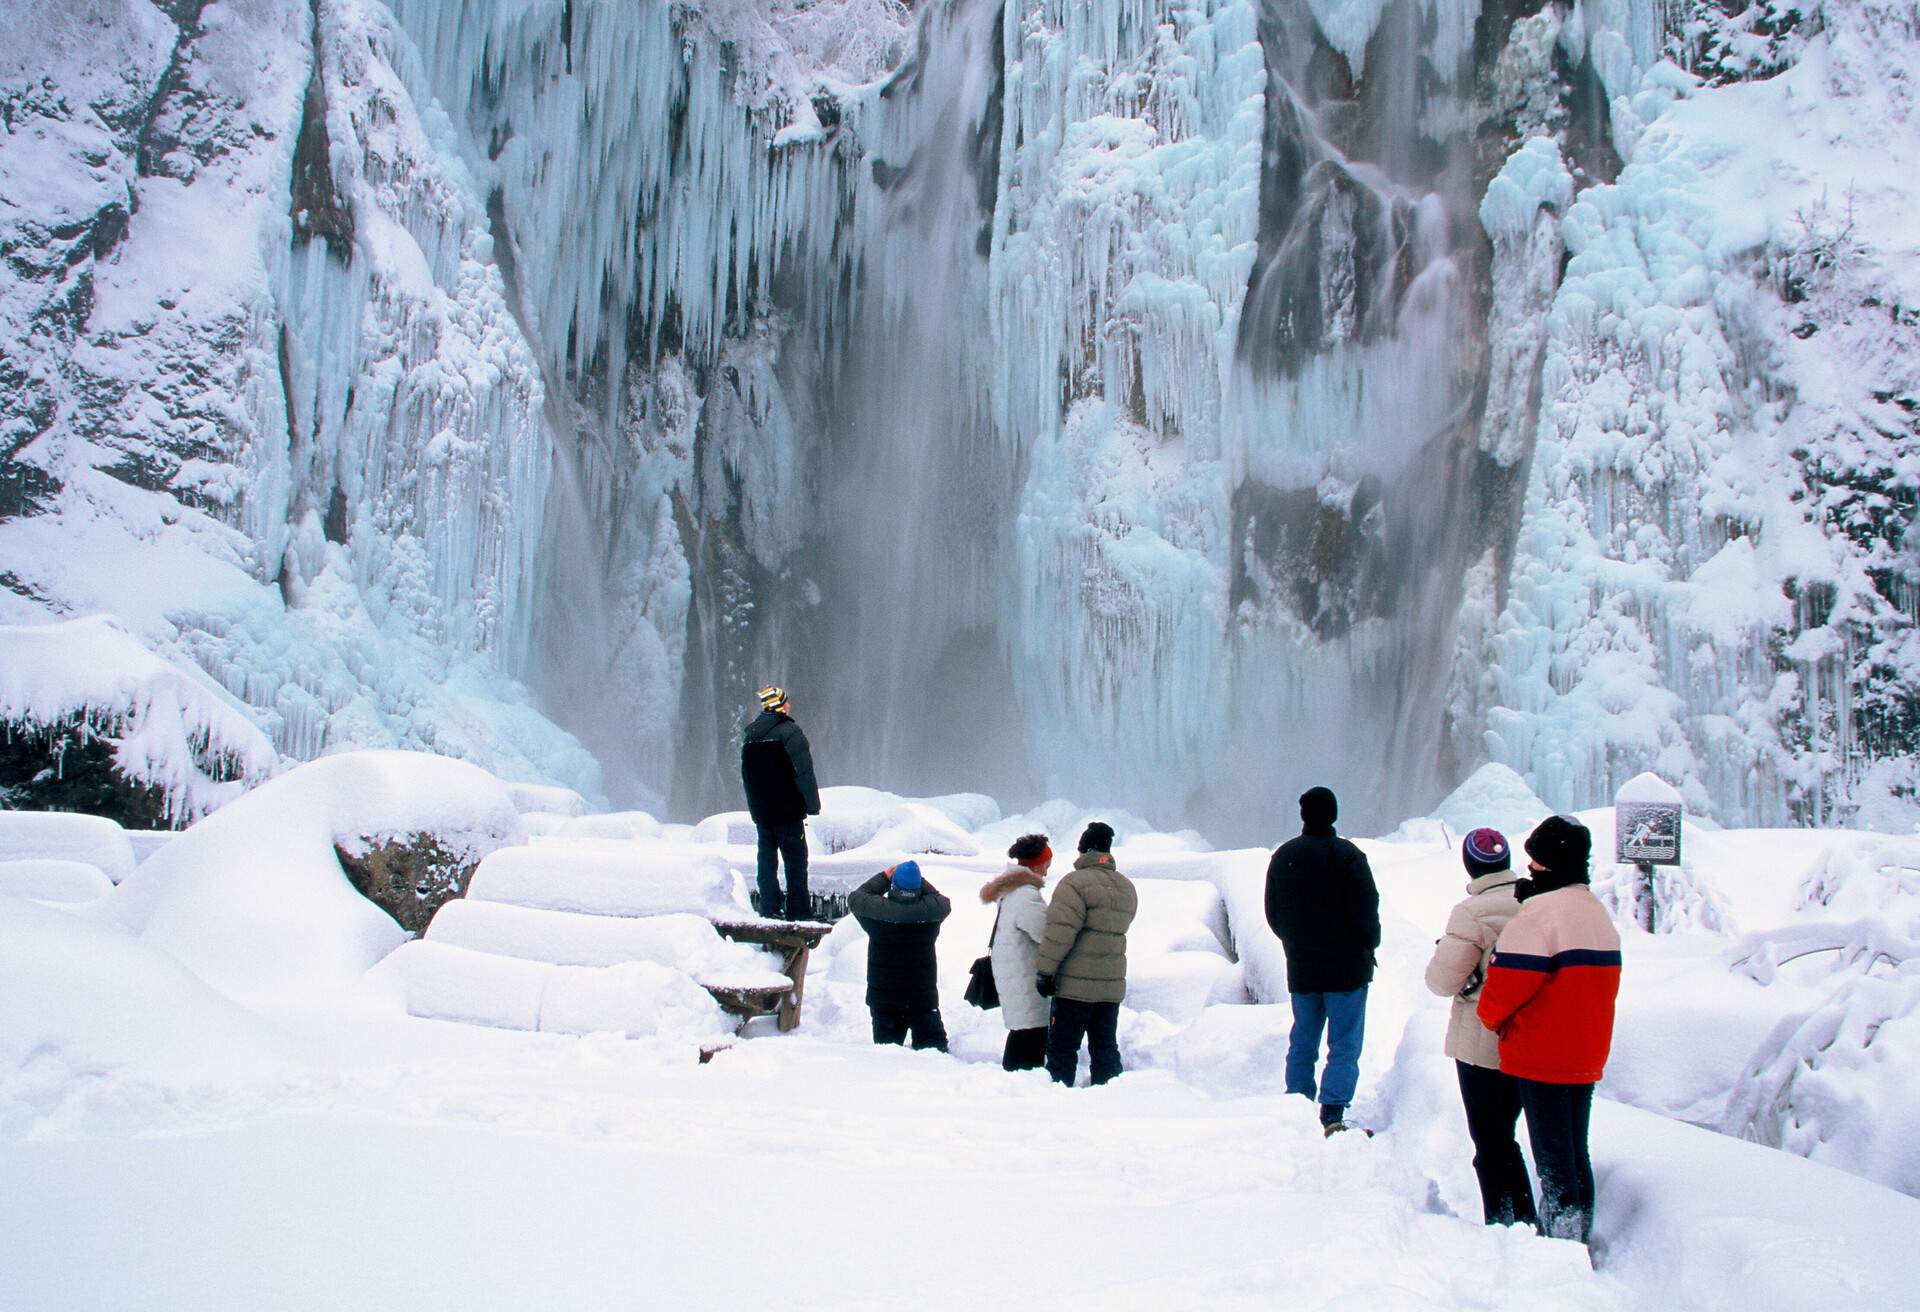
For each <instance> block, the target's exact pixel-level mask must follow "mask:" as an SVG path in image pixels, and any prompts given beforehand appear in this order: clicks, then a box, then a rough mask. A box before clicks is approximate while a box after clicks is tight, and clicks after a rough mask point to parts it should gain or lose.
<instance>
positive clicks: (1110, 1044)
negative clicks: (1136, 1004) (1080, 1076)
mask: <svg viewBox="0 0 1920 1312" xmlns="http://www.w3.org/2000/svg"><path fill="white" fill-rule="evenodd" d="M1112 848H1113V828H1112V826H1110V825H1105V824H1102V823H1101V822H1100V821H1098V820H1096V821H1094V822H1093V823H1092V824H1090V825H1088V826H1087V828H1086V831H1085V832H1084V833H1082V834H1081V835H1080V855H1079V856H1078V857H1077V858H1075V860H1074V863H1073V872H1072V873H1071V874H1069V875H1068V876H1067V877H1066V878H1065V879H1063V880H1061V881H1060V887H1059V888H1057V889H1056V890H1054V894H1053V902H1052V904H1051V905H1050V906H1049V907H1048V908H1047V932H1046V935H1045V936H1044V937H1043V938H1042V939H1041V940H1040V956H1039V958H1038V960H1036V961H1035V963H1034V965H1035V967H1036V969H1037V971H1038V978H1037V980H1036V981H1035V984H1036V987H1037V988H1038V989H1039V992H1040V996H1041V997H1043V998H1052V999H1053V1015H1052V1017H1051V1019H1050V1020H1049V1021H1048V1024H1047V1073H1048V1074H1049V1075H1051V1076H1053V1078H1054V1079H1055V1080H1057V1081H1059V1082H1060V1083H1061V1084H1067V1085H1071V1084H1072V1083H1073V1077H1074V1073H1075V1072H1076V1070H1077V1069H1078V1068H1079V1065H1080V1041H1081V1040H1082V1039H1083V1038H1084V1039H1085V1040H1086V1043H1087V1062H1088V1065H1089V1067H1090V1068H1091V1070H1092V1074H1093V1082H1094V1083H1095V1084H1105V1083H1106V1082H1107V1081H1108V1080H1110V1079H1112V1078H1113V1077H1114V1076H1116V1075H1118V1074H1119V1073H1120V1041H1119V1038H1118V1030H1119V1025H1120V1000H1121V999H1122V998H1124V997H1126V996H1127V927H1128V926H1129V925H1131V924H1132V923H1133V916H1134V913H1135V912H1136V911H1138V910H1139V908H1140V898H1139V895H1138V894H1137V893H1136V892H1135V891H1134V887H1133V881H1132V880H1130V879H1128V878H1127V877H1126V876H1125V875H1123V874H1121V873H1120V871H1119V870H1118V869H1117V868H1116V867H1115V866H1114V864H1113V851H1112Z"/></svg>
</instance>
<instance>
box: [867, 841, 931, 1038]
mask: <svg viewBox="0 0 1920 1312" xmlns="http://www.w3.org/2000/svg"><path fill="white" fill-rule="evenodd" d="M847 910H848V911H850V912H852V913H853V918H854V919H855V920H857V921H859V922H860V928H862V929H864V930H866V931H867V1010H868V1011H870V1012H872V1013H873V1041H874V1042H875V1043H901V1042H904V1041H905V1040H906V1037H907V1035H908V1033H909V1032H911V1033H912V1035H913V1046H914V1047H916V1048H934V1049H937V1050H938V1051H940V1052H945V1051H946V1050H947V1027H946V1025H945V1024H943V1023H942V1022H941V1020H940V971H939V965H938V963H937V962H936V960H935V958H934V954H933V945H934V942H935V940H937V939H938V938H939V937H940V922H941V921H943V920H945V919H946V918H947V914H948V913H949V912H951V911H952V910H953V903H951V902H949V901H947V899H946V898H944V897H942V896H941V895H940V891H939V890H938V889H936V888H935V887H934V886H933V885H932V884H929V883H927V881H926V880H924V879H922V878H921V877H920V865H919V863H918V862H916V861H902V862H901V863H900V864H899V865H897V866H893V867H891V868H889V869H886V870H882V871H881V872H880V873H879V874H877V875H875V876H874V877H873V878H872V879H869V880H868V881H867V882H866V883H864V884H862V885H860V887H859V888H857V889H855V890H854V891H853V892H852V893H850V894H849V895H848V896H847Z"/></svg>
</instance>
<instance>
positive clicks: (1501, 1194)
mask: <svg viewBox="0 0 1920 1312" xmlns="http://www.w3.org/2000/svg"><path fill="white" fill-rule="evenodd" d="M1460 859H1461V861H1462V862H1463V863H1465V865H1466V867H1467V897H1466V899H1465V900H1464V901H1462V902H1460V903H1458V904H1457V905H1455V907H1454V908H1453V912H1452V914H1451V915H1449V916H1448V917H1447V932H1446V933H1445V934H1443V935H1441V936H1440V939H1439V941H1438V942H1436V943H1435V944H1434V948H1433V960H1431V961H1429V962H1428V963H1427V987H1428V988H1429V989H1432V990H1433V991H1434V992H1435V993H1437V994H1439V995H1440V996H1441V997H1443V998H1449V997H1450V998H1452V999H1453V1011H1452V1014H1451V1015H1450V1016H1449V1017H1448V1018H1447V1042H1446V1053H1447V1055H1448V1056H1449V1057H1451V1058H1453V1060H1454V1066H1455V1070H1456V1073H1457V1074H1458V1075H1459V1077H1460V1102H1461V1104H1462V1105H1463V1106H1464V1107H1465V1108H1466V1113H1467V1136H1468V1137H1469V1138H1470V1139H1472V1140H1473V1173H1474V1175H1476V1176H1477V1177H1479V1180H1480V1202H1481V1205H1482V1207H1483V1208H1484V1209H1485V1211H1486V1217H1487V1224H1488V1225H1512V1224H1513V1223H1514V1222H1516V1221H1517V1222H1522V1223H1524V1224H1527V1225H1533V1224H1534V1223H1535V1220H1536V1218H1535V1216H1534V1209H1533V1184H1532V1181H1530V1180H1529V1179H1528V1178H1527V1163H1526V1159H1525V1158H1524V1157H1522V1156H1521V1155H1520V1144H1519V1141H1518V1140H1517V1139H1516V1138H1515V1137H1514V1130H1515V1128H1516V1127H1517V1126H1518V1125H1519V1122H1520V1086H1519V1081H1517V1080H1515V1079H1514V1077H1513V1076H1511V1075H1504V1074H1502V1073H1501V1071H1500V1038H1499V1036H1498V1035H1496V1034H1495V1033H1494V1032H1493V1031H1492V1030H1490V1029H1488V1028H1487V1027H1486V1026H1485V1025H1482V1024H1481V1023H1480V1017H1479V1016H1477V1015H1476V1014H1474V1005H1475V1003H1476V1002H1477V1001H1478V999H1479V996H1480V986H1481V984H1482V983H1484V982H1485V980H1486V977H1487V958H1488V957H1490V956H1492V955H1493V945H1494V942H1495V941H1496V940H1497V939H1498V938H1499V937H1500V931H1501V930H1502V929H1505V928H1506V925H1507V922H1508V921H1509V920H1512V919H1513V917H1514V915H1515V913H1517V912H1518V911H1519V910H1520V903H1519V902H1518V901H1516V900H1515V899H1514V896H1513V886H1514V885H1515V884H1516V883H1518V882H1519V879H1520V877H1519V876H1518V875H1517V874H1515V873H1514V871H1513V852H1512V849H1511V848H1510V847H1509V846H1508V844H1507V839H1506V835H1504V834H1502V833H1501V832H1500V831H1499V830H1498V829H1476V830H1474V831H1473V832H1472V833H1470V834H1468V835H1467V837H1466V839H1465V841H1463V842H1462V843H1461V844H1460Z"/></svg>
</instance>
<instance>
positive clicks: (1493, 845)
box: [1460, 829, 1513, 879]
mask: <svg viewBox="0 0 1920 1312" xmlns="http://www.w3.org/2000/svg"><path fill="white" fill-rule="evenodd" d="M1460 859H1461V860H1462V861H1464V862H1466V863H1467V874H1468V875H1469V876H1470V877H1472V878H1474V879H1478V878H1480V876H1482V875H1491V874H1493V873H1494V872H1495V871H1497V870H1511V869H1513V849H1512V848H1510V847H1508V846H1507V836H1506V835H1505V834H1503V833H1501V832H1500V831H1499V830H1498V829H1476V830H1474V831H1473V832H1472V833H1470V834H1468V835H1467V837H1466V839H1465V841H1464V842H1462V843H1461V844H1460Z"/></svg>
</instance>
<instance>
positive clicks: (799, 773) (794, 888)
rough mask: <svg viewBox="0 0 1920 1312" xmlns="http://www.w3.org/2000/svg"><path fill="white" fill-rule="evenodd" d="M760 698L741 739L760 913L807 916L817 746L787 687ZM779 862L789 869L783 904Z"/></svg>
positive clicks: (817, 801)
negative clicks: (792, 710)
mask: <svg viewBox="0 0 1920 1312" xmlns="http://www.w3.org/2000/svg"><path fill="white" fill-rule="evenodd" d="M759 697H760V714H759V715H758V716H756V717H755V719H754V721H753V723H752V724H749V725H748V726H747V728H746V733H745V735H744V736H743V737H742V739H741V743H740V784H741V787H743V788H744V789H745V790H746V794H747V813H748V814H749V815H751V816H752V817H753V827H754V829H755V831H756V832H757V834H758V837H759V840H760V914H761V915H763V916H770V917H774V918H778V917H780V916H781V915H783V914H784V915H785V916H786V918H787V919H788V920H807V919H810V918H811V916H812V914H813V910H812V906H811V904H810V903H809V902H808V900H807V824H806V818H807V817H808V816H810V815H819V814H820V788H819V786H818V785H817V784H815V783H814V781H813V749H812V748H811V747H809V746H808V745H807V735H805V734H804V733H802V732H800V726H799V725H797V724H795V723H794V722H793V717H792V716H790V715H788V714H787V711H788V702H787V690H786V689H785V688H781V687H778V686H775V687H771V688H762V689H761V690H760V693H759ZM777 863H784V864H785V866H786V868H787V895H786V900H785V905H784V908H783V906H782V902H781V897H780V881H779V880H778V879H777V878H775V875H774V872H775V869H776V865H777Z"/></svg>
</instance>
